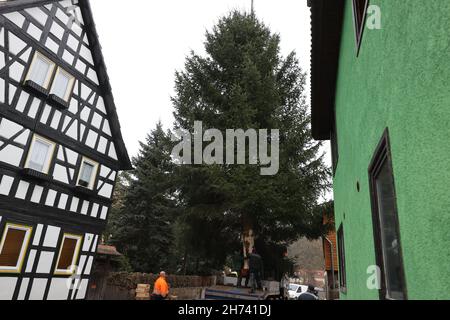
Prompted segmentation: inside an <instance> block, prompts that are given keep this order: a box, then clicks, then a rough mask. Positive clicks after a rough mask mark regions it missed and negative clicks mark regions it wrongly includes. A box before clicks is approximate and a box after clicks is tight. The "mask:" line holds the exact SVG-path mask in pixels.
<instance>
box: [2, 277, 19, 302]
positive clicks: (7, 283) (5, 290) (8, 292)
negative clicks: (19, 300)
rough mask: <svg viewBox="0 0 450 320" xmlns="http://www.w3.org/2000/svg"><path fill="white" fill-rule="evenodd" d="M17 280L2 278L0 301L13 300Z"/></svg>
mask: <svg viewBox="0 0 450 320" xmlns="http://www.w3.org/2000/svg"><path fill="white" fill-rule="evenodd" d="M16 283H17V278H12V277H11V278H9V277H8V278H6V277H5V278H3V277H2V278H0V288H1V290H0V300H12V298H13V295H14V290H15V289H16Z"/></svg>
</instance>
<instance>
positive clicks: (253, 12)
mask: <svg viewBox="0 0 450 320" xmlns="http://www.w3.org/2000/svg"><path fill="white" fill-rule="evenodd" d="M250 12H251V14H252V16H253V15H254V14H255V7H254V0H252V8H251V11H250Z"/></svg>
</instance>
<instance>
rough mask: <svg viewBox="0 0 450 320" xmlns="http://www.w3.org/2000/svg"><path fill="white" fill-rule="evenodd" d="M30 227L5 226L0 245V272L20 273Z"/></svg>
mask: <svg viewBox="0 0 450 320" xmlns="http://www.w3.org/2000/svg"><path fill="white" fill-rule="evenodd" d="M31 230H32V228H31V227H27V226H20V225H14V224H7V225H6V226H5V230H4V232H3V236H2V240H1V243H0V271H4V272H20V271H21V267H22V262H23V260H24V257H25V253H26V250H27V247H28V241H29V239H30V235H31Z"/></svg>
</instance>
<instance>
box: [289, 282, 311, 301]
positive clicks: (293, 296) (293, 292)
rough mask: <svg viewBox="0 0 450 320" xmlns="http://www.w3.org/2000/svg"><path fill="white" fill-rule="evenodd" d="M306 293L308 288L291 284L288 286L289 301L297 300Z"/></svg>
mask: <svg viewBox="0 0 450 320" xmlns="http://www.w3.org/2000/svg"><path fill="white" fill-rule="evenodd" d="M306 291H308V286H304V285H301V284H296V283H291V284H289V291H288V295H289V299H290V300H297V298H298V297H299V296H300V295H301V294H302V293H303V292H306Z"/></svg>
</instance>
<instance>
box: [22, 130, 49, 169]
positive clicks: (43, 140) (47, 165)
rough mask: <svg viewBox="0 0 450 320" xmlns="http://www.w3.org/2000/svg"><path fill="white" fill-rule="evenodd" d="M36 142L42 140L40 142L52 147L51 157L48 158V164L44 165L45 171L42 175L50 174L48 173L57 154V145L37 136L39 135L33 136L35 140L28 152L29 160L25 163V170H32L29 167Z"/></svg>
mask: <svg viewBox="0 0 450 320" xmlns="http://www.w3.org/2000/svg"><path fill="white" fill-rule="evenodd" d="M36 140H40V141H42V142H44V143H47V144H49V145H50V146H51V147H50V155H48V156H47V162H46V163H45V164H44V169H43V171H42V173H44V174H48V172H49V171H50V165H51V163H52V160H53V156H54V154H55V149H56V143H54V142H53V141H51V140H48V139H46V138H44V137H42V136H40V135H37V134H34V135H33V140H32V141H31V144H30V148H29V150H28V155H27V160H26V162H25V168H30V167H29V164H30V158H31V154H32V152H33V148H34V143H35V141H36Z"/></svg>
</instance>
